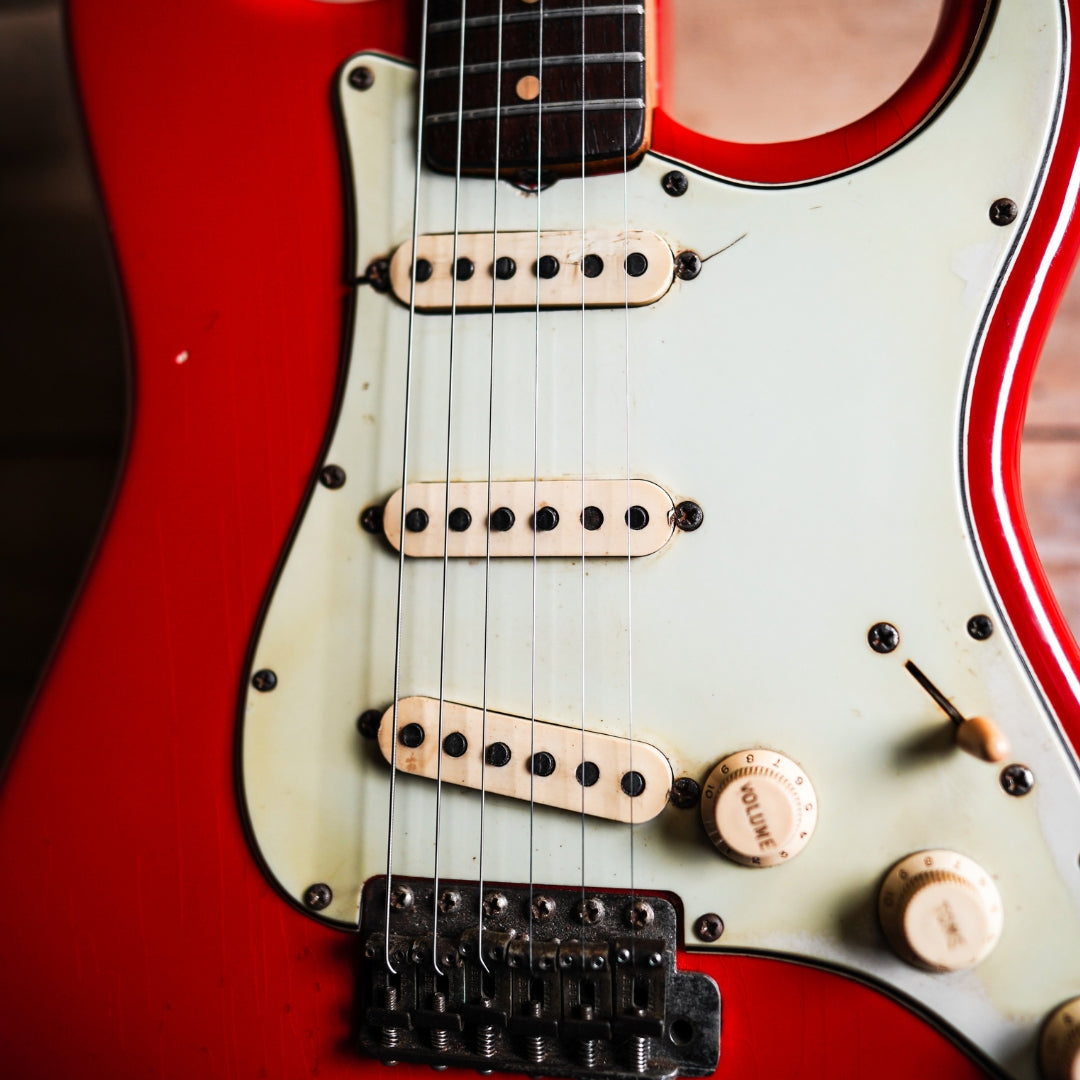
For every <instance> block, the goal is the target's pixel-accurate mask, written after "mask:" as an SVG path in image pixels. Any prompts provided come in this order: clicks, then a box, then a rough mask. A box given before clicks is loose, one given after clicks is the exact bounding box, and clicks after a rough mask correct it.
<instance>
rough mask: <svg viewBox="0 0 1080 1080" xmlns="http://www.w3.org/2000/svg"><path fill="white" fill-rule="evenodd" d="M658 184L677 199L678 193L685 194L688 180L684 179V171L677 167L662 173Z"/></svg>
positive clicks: (688, 184)
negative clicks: (662, 175) (662, 176)
mask: <svg viewBox="0 0 1080 1080" xmlns="http://www.w3.org/2000/svg"><path fill="white" fill-rule="evenodd" d="M660 185H661V187H663V189H664V190H665V191H666V192H667V193H668V194H669V195H670V196H671V197H672V198H673V199H677V198H678V197H679V196H680V195H685V194H686V189H687V188H688V187H689V186H690V181H689V180H687V179H686V173H681V172H679V170H678V169H672V170H671V172H669V173H664V178H663V179H662V180H661V181H660Z"/></svg>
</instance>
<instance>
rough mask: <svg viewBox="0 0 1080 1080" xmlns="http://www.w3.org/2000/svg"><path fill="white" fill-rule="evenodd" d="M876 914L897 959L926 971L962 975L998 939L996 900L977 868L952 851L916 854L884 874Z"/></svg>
mask: <svg viewBox="0 0 1080 1080" xmlns="http://www.w3.org/2000/svg"><path fill="white" fill-rule="evenodd" d="M878 915H879V917H880V919H881V926H882V929H883V930H884V931H885V936H886V937H887V938H888V940H889V944H890V945H891V946H892V948H893V951H894V952H895V953H896V954H897V956H899V957H900V959H901V960H905V961H907V963H909V964H911V965H913V966H914V967H921V968H927V969H928V970H930V971H963V970H964V969H965V968H970V967H974V966H975V965H976V964H978V963H979V962H980V961H982V960H985V959H986V957H987V956H988V955H989V954H990V952H991V950H992V949H993V948H994V946H995V945H996V944H997V941H998V938H999V937H1000V936H1001V926H1002V918H1003V915H1002V906H1001V896H1000V894H999V893H998V891H997V887H996V886H995V885H994V882H993V881H992V880H991V878H990V875H989V874H988V873H987V872H986V871H985V870H984V869H983V868H982V867H981V866H979V864H978V863H976V862H973V861H972V860H971V859H969V858H967V856H965V855H958V854H957V853H956V852H955V851H942V850H933V851H917V852H915V853H914V854H912V855H908V856H907V857H906V858H904V859H901V860H900V862H898V863H897V864H896V865H895V866H894V867H893V868H892V869H891V870H890V871H889V873H888V875H887V876H886V878H885V881H884V883H883V884H882V886H881V892H880V893H879V894H878Z"/></svg>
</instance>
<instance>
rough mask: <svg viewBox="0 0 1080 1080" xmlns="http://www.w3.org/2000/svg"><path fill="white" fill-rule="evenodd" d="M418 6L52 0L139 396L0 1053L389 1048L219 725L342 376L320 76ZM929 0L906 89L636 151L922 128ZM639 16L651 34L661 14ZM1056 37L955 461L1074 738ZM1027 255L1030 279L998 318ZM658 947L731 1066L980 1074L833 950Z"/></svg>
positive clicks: (794, 152)
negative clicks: (1022, 444)
mask: <svg viewBox="0 0 1080 1080" xmlns="http://www.w3.org/2000/svg"><path fill="white" fill-rule="evenodd" d="M671 2H672V0H668V5H670V4H671ZM676 2H677V0H676ZM416 6H417V5H412V4H409V3H406V2H405V0H371V2H366V3H318V2H314V0H169V2H168V3H152V4H148V3H146V0H109V2H108V3H105V2H104V0H70V4H69V15H70V34H71V43H72V49H73V55H74V63H75V69H76V74H77V78H78V83H79V86H80V90H81V94H82V100H83V106H84V110H85V115H86V122H87V127H88V129H89V135H90V139H91V143H92V146H93V151H94V157H95V161H96V165H97V169H98V173H99V177H100V181H101V188H102V195H103V199H104V203H105V209H106V212H107V215H108V218H109V221H110V223H111V227H112V232H113V237H114V242H115V247H116V252H117V258H118V261H119V269H120V276H121V279H122V283H123V291H124V299H125V307H126V312H127V319H128V327H129V333H130V341H131V355H132V358H133V367H132V380H131V395H132V408H131V416H132V422H131V430H130V435H129V440H128V450H127V456H126V462H125V465H124V468H123V472H122V476H121V480H120V484H119V487H118V490H117V494H116V498H115V505H114V507H113V509H112V512H111V516H110V521H109V526H108V530H107V533H106V535H105V537H104V539H103V541H102V542H101V545H100V548H99V550H98V552H97V555H96V558H95V560H94V563H93V567H92V571H91V573H90V575H89V577H88V579H87V582H86V585H85V588H84V590H83V592H82V595H81V598H80V600H79V602H78V605H77V607H76V608H75V610H74V613H73V615H72V617H71V619H70V622H69V624H68V626H67V629H66V631H65V633H64V637H63V640H62V642H61V644H60V647H59V649H58V651H57V653H56V656H55V659H54V661H53V664H52V668H51V672H50V674H49V677H48V679H47V681H46V683H45V684H44V686H43V688H42V690H41V692H40V694H39V695H38V698H37V701H36V704H35V706H34V708H33V710H32V713H31V715H30V718H29V721H28V724H27V726H26V729H25V731H24V733H23V735H22V737H21V740H20V742H19V744H18V746H17V748H16V751H15V754H14V756H13V759H12V762H11V764H10V766H9V769H8V772H7V775H6V779H5V784H4V787H3V791H2V796H0V895H2V896H3V898H4V899H3V902H2V905H0V920H2V922H0V1016H2V1017H3V1020H2V1022H0V1060H2V1061H3V1066H2V1070H0V1071H3V1073H4V1074H5V1075H7V1076H10V1077H13V1078H19V1080H23V1078H27V1080H29V1078H51V1077H59V1076H69V1077H72V1078H75V1077H78V1078H81V1080H92V1078H95V1077H102V1078H109V1080H119V1078H129V1077H130V1078H134V1077H139V1076H150V1075H153V1076H158V1077H163V1078H164V1077H176V1078H178V1080H180V1078H183V1080H193V1078H196V1077H215V1078H218V1077H220V1078H224V1077H235V1078H254V1077H271V1078H286V1077H288V1078H299V1077H313V1076H319V1077H324V1078H329V1077H348V1076H357V1075H365V1076H366V1075H371V1074H373V1073H375V1072H376V1071H377V1070H380V1069H382V1068H383V1066H381V1065H379V1064H377V1063H375V1062H373V1061H371V1060H369V1059H366V1058H364V1057H363V1056H361V1055H360V1054H359V1053H358V1052H357V1050H356V1049H355V1045H354V1044H355V1040H354V1038H353V1030H354V1027H353V1019H352V1010H353V1000H354V979H355V965H356V948H355V937H354V936H353V935H350V934H348V933H344V932H340V931H335V930H332V929H328V928H325V927H323V926H322V925H319V924H317V923H315V922H314V921H312V920H311V919H310V918H308V917H306V916H305V915H304V914H302V913H300V912H298V911H297V910H295V909H294V908H293V907H292V906H290V905H289V904H287V903H286V902H284V901H283V899H282V897H281V896H280V895H279V894H278V893H277V892H276V891H275V890H274V888H273V887H272V886H271V884H270V883H269V882H268V880H267V878H266V877H265V876H264V874H263V872H262V870H261V869H260V867H259V866H258V865H257V863H256V861H255V859H254V857H253V855H252V853H251V850H250V847H249V844H248V841H247V839H246V837H245V833H244V827H243V824H242V819H241V814H240V812H239V810H238V800H237V789H236V779H235V768H236V765H235V743H236V738H237V734H236V711H237V696H238V689H239V687H240V685H241V681H242V679H243V677H244V672H245V669H246V656H247V651H248V649H249V645H250V642H251V638H252V632H253V627H254V626H255V624H256V620H257V618H258V616H259V612H260V607H261V605H262V604H263V602H264V599H265V597H266V591H267V585H268V582H269V581H270V580H271V578H272V575H273V573H274V569H275V564H276V562H277V560H278V559H279V557H280V554H281V552H282V550H283V548H284V546H285V544H286V541H287V537H288V535H289V532H290V528H291V527H292V524H293V522H294V519H295V516H296V514H297V510H298V507H300V505H301V504H302V501H303V499H304V495H305V491H306V490H307V489H308V486H309V485H310V484H311V483H312V481H313V471H314V469H315V467H316V465H317V463H318V462H319V460H320V456H319V455H320V446H321V445H322V443H323V440H324V437H325V433H326V431H327V428H328V424H329V422H330V418H331V417H332V415H333V407H334V401H335V387H336V386H337V384H338V381H339V363H340V357H341V355H342V350H343V335H344V328H345V326H346V318H347V303H348V296H349V286H348V283H347V279H346V271H345V266H346V256H345V239H344V238H345V235H346V230H345V218H344V209H343V207H344V205H345V202H344V197H343V193H342V178H341V165H340V148H339V143H338V138H337V134H336V132H335V120H334V108H333V103H332V96H331V88H332V85H333V81H334V76H335V73H336V72H337V71H338V70H339V68H340V65H341V64H342V62H343V61H344V60H345V59H346V58H347V57H348V56H349V55H351V54H353V53H355V52H357V51H359V50H362V49H364V50H367V49H374V50H380V51H384V52H386V53H389V54H392V55H397V56H403V57H411V56H414V55H415V42H416V40H417V34H418V28H419V17H418V14H417V12H416V11H415V10H414V8H415V7H416ZM947 7H948V10H947V11H946V12H945V16H944V19H943V29H942V32H941V33H940V34H939V36H938V39H937V40H936V41H935V44H934V47H933V48H932V50H931V53H930V54H929V55H928V57H927V59H926V60H925V61H924V63H923V64H922V66H921V67H920V68H919V69H918V71H916V73H915V74H914V75H913V76H912V79H911V80H910V82H909V83H908V84H907V85H906V86H905V87H904V88H903V89H902V90H901V91H900V93H899V94H898V96H897V98H896V99H895V100H894V101H893V102H892V103H891V104H890V105H889V106H888V107H887V108H886V107H883V109H882V110H879V112H878V113H877V114H875V115H874V116H873V117H870V118H867V119H866V120H864V121H861V122H860V123H859V124H857V125H853V126H852V128H850V129H848V130H846V131H844V132H841V133H835V134H834V135H831V136H823V137H821V138H819V139H814V140H809V141H807V142H806V143H803V144H791V145H785V146H781V147H770V148H766V149H762V148H745V147H735V146H731V145H728V144H723V143H718V142H715V141H713V140H709V139H706V138H704V137H702V136H699V135H697V134H695V133H693V132H689V131H687V130H686V129H684V128H682V127H680V126H679V125H678V124H677V123H676V122H675V121H674V120H673V119H671V118H670V117H669V116H668V115H667V114H666V113H665V112H664V111H663V99H662V97H661V100H660V102H659V108H658V111H657V114H656V117H655V125H654V127H655V132H654V148H655V149H657V150H659V151H660V152H661V153H665V154H668V155H670V156H672V157H675V158H678V159H681V160H684V161H687V162H688V163H691V164H693V165H696V166H698V167H700V168H702V169H706V170H712V171H715V172H719V173H722V174H724V175H728V176H735V177H737V178H745V179H751V180H760V181H782V180H793V179H801V178H805V177H809V176H814V175H818V174H824V173H827V172H830V171H835V170H836V169H837V168H841V167H844V166H845V165H847V164H850V163H851V162H852V161H856V160H861V159H864V158H867V157H869V156H872V155H873V154H874V153H876V152H878V151H880V150H882V149H884V148H885V147H887V146H888V145H890V144H891V143H892V142H894V141H895V140H896V139H897V138H899V137H900V136H901V135H903V134H904V132H905V131H906V130H907V129H909V128H911V127H913V126H915V124H917V123H918V121H919V119H920V118H921V117H922V116H923V115H925V113H926V111H927V109H928V108H929V107H930V106H931V105H932V104H933V102H935V101H936V100H938V99H939V98H940V97H941V96H942V94H943V93H944V92H945V90H946V89H947V87H948V85H949V83H950V81H951V79H952V77H953V75H954V73H955V71H956V69H957V66H958V63H959V59H960V58H961V57H963V56H964V55H966V53H967V51H968V49H969V47H970V43H971V40H972V37H973V35H974V33H975V28H976V27H977V25H978V17H977V15H978V13H973V12H971V11H969V10H968V9H969V8H970V7H979V8H980V9H981V5H974V4H972V5H967V4H964V3H955V4H950V5H947ZM659 23H660V25H659V33H660V43H661V53H662V54H663V55H665V56H666V55H667V54H666V53H665V49H666V48H667V43H666V39H665V36H664V35H665V28H664V12H663V9H661V11H660V19H659ZM669 62H670V60H669ZM1070 62H1071V64H1072V68H1071V69H1070V72H1069V75H1068V86H1069V90H1068V98H1067V103H1066V113H1065V117H1064V123H1063V126H1062V128H1061V132H1060V135H1059V138H1058V142H1057V146H1056V149H1055V150H1054V153H1053V156H1052V159H1051V162H1050V171H1049V174H1048V177H1047V182H1046V188H1045V191H1044V194H1043V196H1042V199H1041V201H1040V203H1039V206H1038V208H1037V210H1036V216H1035V219H1034V222H1033V224H1032V227H1031V229H1030V231H1029V233H1028V236H1027V239H1026V241H1025V242H1024V246H1023V249H1022V250H1021V252H1020V256H1019V263H1018V270H1017V272H1015V273H1013V275H1012V277H1011V279H1010V283H1009V285H1008V286H1007V287H1006V291H1005V293H1004V295H1003V297H1002V301H1001V303H1000V304H999V306H998V307H997V309H996V314H995V315H994V321H993V324H992V326H991V328H990V332H989V338H988V344H987V348H986V352H985V354H984V362H983V363H982V365H981V366H980V368H979V380H980V381H979V383H978V385H977V386H976V387H975V391H974V401H975V404H976V408H975V411H974V413H973V425H972V428H971V431H970V433H969V449H970V454H969V460H970V469H971V477H972V489H973V491H975V492H981V493H983V494H982V495H981V496H979V498H980V504H979V505H976V506H975V507H974V511H975V515H976V523H977V528H978V532H979V536H980V539H981V541H982V543H983V545H984V547H985V549H986V550H987V552H988V557H989V559H990V560H991V563H992V567H993V571H994V574H995V580H996V583H997V586H998V588H999V590H1000V592H1001V594H1002V595H1003V596H1004V598H1005V599H1006V601H1007V604H1008V607H1009V610H1010V613H1011V616H1012V619H1013V623H1014V626H1015V627H1016V628H1017V631H1018V634H1020V635H1021V636H1022V638H1023V642H1022V643H1023V647H1024V649H1025V651H1026V652H1027V654H1028V656H1029V658H1030V659H1031V662H1032V664H1033V666H1034V667H1035V669H1036V673H1037V675H1038V678H1039V679H1040V681H1041V683H1042V684H1043V686H1044V688H1045V690H1046V692H1047V694H1048V696H1049V697H1050V699H1051V701H1052V703H1053V705H1054V707H1055V709H1056V711H1057V712H1058V715H1059V716H1060V717H1061V718H1062V721H1063V723H1064V724H1065V725H1066V726H1067V728H1068V730H1069V732H1070V735H1071V737H1072V740H1073V743H1074V745H1076V744H1077V742H1078V735H1080V709H1078V708H1077V704H1076V701H1075V700H1074V698H1073V695H1072V692H1071V690H1070V688H1069V681H1068V680H1069V675H1068V672H1069V670H1070V669H1071V668H1078V669H1080V663H1078V658H1077V655H1076V652H1075V649H1074V647H1073V646H1072V644H1071V637H1070V635H1069V634H1068V631H1067V630H1066V629H1065V627H1064V625H1063V624H1062V622H1061V620H1060V617H1059V616H1057V615H1056V614H1051V615H1050V616H1049V621H1048V619H1047V617H1046V616H1045V612H1047V611H1049V612H1051V613H1053V612H1056V608H1055V607H1054V604H1053V601H1052V599H1051V598H1050V596H1049V593H1048V590H1047V588H1046V585H1045V580H1044V578H1043V576H1042V573H1041V570H1040V569H1039V567H1038V563H1037V560H1036V558H1035V555H1034V551H1033V548H1032V546H1031V543H1030V539H1029V538H1028V537H1027V533H1026V529H1025V527H1024V526H1023V523H1022V515H1021V513H1020V501H1019V492H1018V479H1017V466H1016V462H1017V452H1018V438H1019V430H1020V425H1021V421H1022V416H1023V411H1024V402H1025V398H1026V390H1027V385H1028V383H1029V381H1030V376H1031V372H1032V368H1033V365H1034V361H1035V357H1036V354H1037V352H1038V349H1039V347H1040V345H1041V341H1042V338H1043V336H1044V332H1045V329H1046V327H1047V325H1048V322H1049V319H1050V316H1051V314H1052V312H1053V309H1054V307H1055V304H1056V301H1057V298H1058V296H1059V295H1060V292H1061V290H1062V288H1063V287H1064V283H1065V281H1066V279H1067V276H1068V272H1069V269H1070V268H1071V265H1072V262H1073V258H1074V255H1075V250H1076V244H1077V236H1078V232H1077V230H1076V228H1075V227H1074V225H1072V224H1069V225H1068V226H1066V223H1065V218H1064V217H1063V210H1062V208H1063V207H1068V204H1069V199H1070V198H1071V197H1072V196H1071V194H1070V193H1069V185H1070V183H1071V182H1073V169H1074V163H1075V160H1076V157H1077V152H1078V150H1080V106H1078V105H1077V104H1076V102H1075V101H1074V96H1075V95H1077V94H1078V93H1080V59H1078V58H1077V56H1076V54H1075V52H1074V53H1073V54H1072V56H1071V60H1070ZM661 82H662V79H661ZM845 159H846V160H845ZM1065 214H1066V216H1067V211H1066V212H1065ZM1048 250H1052V251H1053V252H1054V257H1053V259H1052V260H1051V259H1047V257H1046V252H1047V251H1048ZM1040 267H1041V268H1042V271H1041V272H1042V273H1043V274H1044V276H1045V284H1044V288H1043V291H1042V293H1041V296H1040V297H1039V299H1038V300H1037V301H1036V302H1035V303H1034V307H1033V308H1031V309H1030V310H1028V311H1027V315H1026V316H1025V319H1024V320H1020V319H1019V315H1020V313H1021V312H1022V311H1024V310H1025V308H1026V306H1029V304H1030V295H1029V294H1030V292H1031V282H1032V280H1033V279H1034V277H1035V276H1036V274H1037V273H1039V272H1040ZM1021 324H1022V325H1023V326H1024V329H1025V333H1026V337H1025V338H1024V340H1023V341H1022V342H1021V341H1018V340H1016V334H1017V332H1018V331H1017V328H1018V326H1020V325H1021ZM1010 356H1011V357H1012V358H1013V361H1018V362H1017V365H1016V367H1015V370H1011V374H1010V381H1009V389H1008V395H1007V397H1003V396H1002V395H1003V391H1002V386H1003V385H1004V384H1005V380H1004V377H1003V372H1004V371H1005V368H1006V365H1007V363H1008V362H1009V360H1008V358H1009V357H1010ZM991 443H993V449H991ZM998 473H1000V474H1001V475H1003V476H1004V477H1005V480H1006V484H1005V499H1004V500H1002V499H1001V498H1000V497H998V496H995V495H994V494H993V492H992V484H991V479H992V477H993V476H994V475H997V474H998ZM1010 522H1011V525H1010ZM1012 528H1015V529H1017V530H1018V531H1019V535H1020V537H1021V540H1020V541H1019V545H1017V543H1015V542H1009V541H1007V540H1006V536H1007V535H1008V534H1009V530H1010V529H1012ZM1026 576H1030V577H1031V578H1032V579H1033V580H1034V581H1035V582H1036V588H1035V589H1034V590H1032V588H1031V587H1030V586H1029V585H1025V584H1024V579H1025V577H1026ZM680 964H681V965H682V966H683V967H687V968H692V969H698V970H703V971H706V972H708V973H709V974H710V975H711V976H712V977H713V978H714V979H715V980H716V982H717V983H718V984H719V987H720V990H721V994H722V1000H723V1010H724V1012H723V1029H722V1052H721V1056H720V1065H719V1069H718V1072H717V1076H718V1077H719V1078H721V1080H723V1078H732V1080H734V1078H738V1080H750V1078H758V1080H766V1078H771V1077H791V1078H794V1077H800V1078H806V1080H809V1078H821V1080H836V1078H839V1077H874V1078H875V1080H890V1078H896V1080H899V1078H901V1077H904V1078H906V1077H910V1076H911V1075H912V1074H913V1073H914V1072H916V1070H917V1071H918V1073H919V1074H920V1075H921V1076H923V1077H926V1078H931V1077H942V1078H944V1077H949V1078H952V1080H955V1078H960V1077H965V1076H976V1075H983V1074H982V1072H981V1071H980V1069H979V1068H978V1067H977V1066H976V1065H975V1064H973V1063H972V1061H971V1060H970V1059H969V1057H968V1056H967V1055H966V1054H965V1053H964V1052H962V1051H961V1050H960V1049H958V1048H957V1047H955V1046H954V1045H953V1044H952V1043H950V1042H949V1041H948V1040H947V1038H946V1037H944V1036H943V1035H941V1034H939V1033H938V1032H937V1031H936V1030H934V1029H933V1028H932V1027H931V1026H930V1024H929V1023H928V1022H927V1019H926V1018H925V1017H922V1016H920V1015H918V1013H917V1011H914V1010H910V1009H909V1008H907V1007H905V1006H904V1005H903V1004H901V1003H898V1002H895V1001H892V1000H889V999H888V998H886V997H885V996H884V995H883V994H881V993H879V992H877V991H876V990H874V989H872V988H869V987H866V986H862V985H859V984H856V983H855V982H853V981H850V980H847V979H845V978H842V977H840V976H837V975H834V974H829V973H826V972H823V971H819V970H815V969H812V968H809V967H802V966H797V965H794V964H790V963H784V962H781V961H778V960H774V959H768V958H763V957H756V958H751V957H739V956H725V955H720V956H708V957H706V956H700V955H695V954H693V953H688V954H686V955H681V956H680ZM398 1074H403V1075H404V1077H405V1078H408V1077H409V1076H411V1075H414V1074H415V1075H416V1076H417V1077H421V1076H426V1075H428V1072H427V1070H426V1069H423V1070H421V1069H419V1068H417V1067H412V1066H400V1067H399V1068H398Z"/></svg>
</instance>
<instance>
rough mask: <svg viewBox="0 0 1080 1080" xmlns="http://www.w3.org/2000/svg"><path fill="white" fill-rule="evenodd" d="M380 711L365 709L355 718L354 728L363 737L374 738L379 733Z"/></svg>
mask: <svg viewBox="0 0 1080 1080" xmlns="http://www.w3.org/2000/svg"><path fill="white" fill-rule="evenodd" d="M381 721H382V712H381V711H380V710H379V709H365V710H364V711H363V712H362V713H361V714H360V715H359V717H357V720H356V730H357V731H359V732H360V734H361V735H363V736H364V738H365V739H374V738H376V737H377V736H378V734H379V724H380V723H381Z"/></svg>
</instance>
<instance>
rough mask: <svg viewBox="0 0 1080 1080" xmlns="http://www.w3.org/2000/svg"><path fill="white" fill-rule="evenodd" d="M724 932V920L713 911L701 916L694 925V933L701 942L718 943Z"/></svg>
mask: <svg viewBox="0 0 1080 1080" xmlns="http://www.w3.org/2000/svg"><path fill="white" fill-rule="evenodd" d="M723 932H724V920H723V919H721V918H720V916H719V915H717V914H716V912H714V911H710V912H709V913H708V914H707V915H702V916H700V917H699V918H698V920H697V922H695V923H694V933H695V934H697V936H698V937H699V938H701V940H702V941H718V940H719V939H720V935H721V934H722V933H723Z"/></svg>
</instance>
